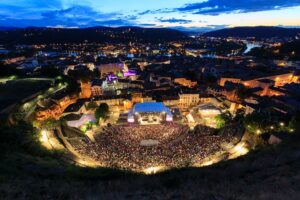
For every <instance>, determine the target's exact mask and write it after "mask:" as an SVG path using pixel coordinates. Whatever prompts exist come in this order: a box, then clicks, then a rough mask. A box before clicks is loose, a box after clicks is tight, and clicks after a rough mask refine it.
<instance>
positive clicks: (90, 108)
mask: <svg viewBox="0 0 300 200" xmlns="http://www.w3.org/2000/svg"><path fill="white" fill-rule="evenodd" d="M97 107H98V105H97V103H96V102H95V101H92V102H90V103H89V104H88V105H87V107H86V108H87V109H88V110H94V109H96V108H97Z"/></svg>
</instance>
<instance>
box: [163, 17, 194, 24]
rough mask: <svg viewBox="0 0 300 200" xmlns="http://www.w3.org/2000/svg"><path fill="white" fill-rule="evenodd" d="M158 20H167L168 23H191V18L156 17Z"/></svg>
mask: <svg viewBox="0 0 300 200" xmlns="http://www.w3.org/2000/svg"><path fill="white" fill-rule="evenodd" d="M158 21H160V22H168V23H179V24H188V23H192V22H193V21H192V20H187V19H176V18H170V19H162V18H161V19H158Z"/></svg>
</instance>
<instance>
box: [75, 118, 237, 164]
mask: <svg viewBox="0 0 300 200" xmlns="http://www.w3.org/2000/svg"><path fill="white" fill-rule="evenodd" d="M236 131H238V130H236ZM203 132H206V134H203ZM235 134H236V133H235V131H231V130H230V129H228V130H224V131H223V133H222V134H215V130H214V129H211V128H207V127H204V126H199V127H197V129H195V130H194V131H190V130H189V128H188V127H187V126H184V125H179V124H176V123H169V124H161V125H147V126H140V125H118V126H111V127H107V128H105V129H104V130H103V131H102V132H101V133H99V134H97V135H96V136H95V140H96V141H95V142H92V141H90V140H88V139H84V140H81V141H80V142H78V141H77V142H76V145H73V146H74V147H75V149H76V150H77V151H78V152H79V153H81V154H84V155H86V156H89V157H91V158H93V159H94V160H95V161H98V162H100V163H102V164H103V165H104V166H108V167H117V168H122V169H129V170H142V169H145V168H148V167H153V166H166V167H183V166H189V165H192V164H194V163H199V162H201V160H203V159H204V158H206V157H207V156H210V155H213V154H215V153H217V152H219V151H221V150H222V147H221V146H222V143H228V142H230V141H231V140H232V139H233V137H234V135H235ZM150 139H151V140H157V141H159V144H157V145H153V146H142V145H140V142H141V141H142V140H150Z"/></svg>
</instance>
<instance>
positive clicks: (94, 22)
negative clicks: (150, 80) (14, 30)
mask: <svg viewBox="0 0 300 200" xmlns="http://www.w3.org/2000/svg"><path fill="white" fill-rule="evenodd" d="M299 13H300V1H299V0H292V1H284V0H270V1H264V0H250V1H246V0H241V1H238V2H237V1H224V0H206V1H203V0H202V1H201V0H184V1H171V0H163V1H161V0H153V1H151V2H149V1H145V0H142V1H138V0H126V1H121V0H116V1H107V2H103V1H94V0H81V1H73V0H53V1H37V0H16V1H13V2H12V1H9V0H3V1H1V2H0V16H1V20H0V26H9V27H28V26H37V27H69V28H70V27H73V28H75V27H76V28H84V27H91V26H112V27H116V26H141V27H171V28H178V29H180V28H185V29H197V30H204V31H205V30H214V29H220V28H225V27H236V26H285V27H298V26H300V14H299Z"/></svg>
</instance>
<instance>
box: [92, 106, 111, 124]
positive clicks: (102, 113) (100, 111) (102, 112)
mask: <svg viewBox="0 0 300 200" xmlns="http://www.w3.org/2000/svg"><path fill="white" fill-rule="evenodd" d="M108 114H109V106H108V105H107V103H101V104H100V106H99V107H98V108H97V110H96V112H95V117H96V119H97V121H98V122H99V120H100V119H106V118H107V117H108Z"/></svg>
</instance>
